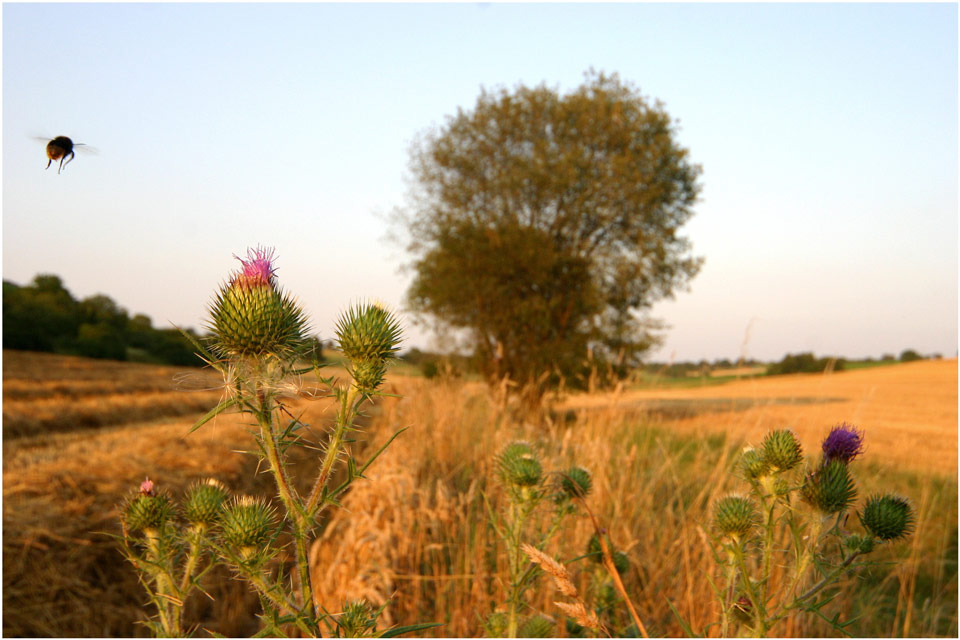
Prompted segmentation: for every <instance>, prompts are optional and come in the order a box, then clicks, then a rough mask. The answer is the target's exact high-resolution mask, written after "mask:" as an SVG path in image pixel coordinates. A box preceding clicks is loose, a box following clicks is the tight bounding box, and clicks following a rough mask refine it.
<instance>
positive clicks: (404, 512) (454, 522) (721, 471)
mask: <svg viewBox="0 0 960 640" xmlns="http://www.w3.org/2000/svg"><path fill="white" fill-rule="evenodd" d="M396 383H397V384H398V386H399V391H400V392H401V393H402V394H403V396H404V397H403V399H401V400H398V401H393V400H391V401H387V402H384V403H383V404H382V405H381V409H382V414H381V415H380V416H379V417H378V418H376V419H375V420H374V423H373V424H372V425H371V428H370V433H371V435H372V436H373V438H372V441H371V443H370V446H374V447H375V446H377V444H378V443H379V442H381V441H383V439H384V438H385V437H386V435H387V434H388V433H392V430H393V429H395V428H397V427H402V426H408V425H410V426H412V428H411V431H410V433H411V437H409V438H405V439H401V440H398V441H397V442H395V443H394V444H393V445H392V446H391V448H390V449H389V450H388V451H387V452H386V453H385V454H384V455H383V457H382V458H381V459H380V460H378V468H377V469H376V470H375V471H373V472H371V473H370V474H368V475H369V481H368V482H365V483H363V484H361V485H358V486H357V487H356V489H355V490H354V491H353V492H352V493H351V494H350V495H349V496H347V497H346V498H345V499H344V506H345V507H346V508H345V509H344V510H343V511H340V512H338V513H337V514H336V516H335V517H334V519H333V520H332V521H331V523H330V526H329V527H328V529H327V531H326V532H325V534H324V536H323V537H322V539H320V540H318V541H317V542H316V543H315V545H314V547H313V549H312V550H311V566H312V574H313V580H314V584H315V585H316V586H315V591H316V593H317V594H318V598H320V599H321V601H322V602H323V603H324V604H325V606H326V605H327V604H329V605H330V606H335V605H333V603H334V602H335V601H336V599H337V594H340V595H342V596H343V597H345V598H350V597H354V596H355V595H356V596H359V595H365V596H366V597H367V598H369V599H370V600H371V601H372V602H374V603H385V602H388V601H389V603H390V604H389V606H388V607H387V611H388V613H386V614H384V615H385V616H389V617H388V618H386V619H389V621H390V622H391V623H394V624H411V623H414V622H416V621H421V620H435V621H440V622H444V623H445V624H444V626H443V627H441V628H439V629H438V630H437V631H436V632H435V635H441V636H461V637H471V636H473V637H475V636H478V635H482V634H483V633H484V629H483V625H482V619H483V616H484V615H485V613H487V612H489V611H490V610H491V609H492V608H493V607H494V606H495V605H496V604H497V603H499V602H503V600H504V596H505V587H506V585H505V576H506V574H507V566H506V562H505V560H504V559H503V558H501V557H499V556H498V555H497V554H495V553H491V552H490V549H493V548H495V544H496V535H495V533H494V532H493V531H492V530H491V528H490V526H489V524H488V523H487V518H486V517H485V515H486V512H485V511H486V508H485V506H484V503H483V496H484V495H486V496H487V497H488V499H489V500H492V501H493V502H494V503H498V501H499V500H501V499H502V496H501V495H499V494H498V489H497V487H496V486H495V485H496V483H495V482H493V481H491V480H490V479H491V478H493V477H494V476H495V470H494V468H493V462H492V460H493V457H494V454H495V453H496V452H497V451H500V450H502V448H503V447H504V446H505V445H506V444H507V443H509V442H511V441H513V440H516V439H525V440H528V441H531V442H534V443H535V444H536V445H537V447H538V449H539V451H541V452H542V454H543V459H544V467H545V468H565V467H566V466H569V465H570V464H573V463H577V464H583V465H584V466H588V467H589V468H590V470H591V472H592V474H593V489H592V492H591V498H590V505H591V508H592V509H593V511H595V513H596V514H597V517H598V519H599V520H600V521H601V522H602V523H603V526H604V527H605V528H606V530H607V534H608V536H609V540H611V541H612V542H613V543H614V544H615V545H616V547H617V548H618V549H621V550H623V551H626V552H627V554H628V556H629V559H630V567H629V569H628V570H627V571H626V572H625V573H624V574H623V583H624V586H625V589H626V591H627V592H628V594H629V595H630V598H631V599H632V601H633V602H634V603H635V605H636V608H637V613H638V615H639V617H640V619H641V620H642V621H643V623H644V624H645V626H646V630H647V632H648V633H649V635H650V636H651V637H656V636H678V635H683V634H684V631H683V628H682V627H681V626H680V624H679V623H678V621H677V618H676V617H675V615H674V614H673V612H672V611H671V609H670V605H669V604H668V600H669V601H670V602H672V603H673V605H674V606H675V607H676V609H677V612H678V613H679V614H680V616H681V617H682V618H683V619H685V620H686V621H687V622H688V623H689V624H690V626H691V627H693V628H694V629H703V628H704V627H705V626H706V625H708V624H709V623H710V622H713V621H716V620H718V619H719V617H720V612H719V610H718V606H717V605H716V603H715V598H714V594H713V592H712V590H711V587H710V583H709V580H708V578H709V577H713V576H716V575H717V571H718V568H717V567H716V565H715V563H714V557H713V554H712V553H711V550H710V545H709V538H708V533H707V528H708V526H709V522H710V519H711V513H710V505H711V504H712V503H714V502H715V501H716V500H717V499H718V498H719V497H720V496H722V495H723V494H724V493H727V492H728V491H730V490H731V489H733V488H735V487H736V484H737V482H736V480H735V479H734V478H733V477H732V476H733V474H731V473H730V471H731V468H732V466H733V464H734V463H735V460H736V458H737V456H738V454H739V451H740V449H741V448H742V446H743V444H744V440H742V439H741V438H739V437H737V435H736V433H737V431H735V430H731V431H733V432H732V433H731V434H730V435H729V436H728V435H725V434H723V433H717V432H716V431H715V430H713V429H706V428H705V429H702V430H695V429H686V430H685V431H683V432H682V433H674V432H671V431H670V430H668V429H665V428H664V423H663V422H662V420H658V419H657V418H656V417H654V416H651V415H650V414H648V413H647V412H645V411H644V410H643V409H641V408H633V409H624V408H622V407H621V408H618V407H606V408H597V409H589V410H587V409H584V410H580V411H571V412H565V413H561V414H554V413H550V412H544V413H543V414H541V415H540V419H539V421H535V420H533V419H530V418H529V417H528V418H526V419H520V418H514V417H513V416H512V415H511V413H510V410H509V407H505V406H503V405H502V404H501V403H499V402H498V398H496V397H495V396H494V397H491V396H490V395H488V393H487V391H486V390H485V389H483V388H482V387H480V386H478V385H473V384H469V383H461V382H457V381H444V382H439V383H438V382H425V381H422V380H417V379H405V380H398V381H396ZM738 417H746V416H743V414H735V415H728V416H726V419H727V420H728V421H729V423H730V424H734V423H735V422H736V419H737V418H738ZM753 426H755V425H751V424H746V425H743V429H744V430H750V429H751V428H752V427H753ZM765 426H766V425H765ZM827 426H829V425H827ZM868 433H869V432H868ZM867 469H868V470H866V471H865V472H864V473H863V476H864V477H863V484H862V488H863V494H864V495H866V494H868V493H869V492H871V491H872V490H874V489H875V488H877V487H878V486H879V485H881V484H885V485H886V486H889V484H890V482H889V481H885V482H881V481H880V480H879V479H876V478H873V477H872V476H871V471H870V470H869V469H870V468H869V467H868V468H867ZM930 483H931V484H930V486H931V487H934V486H936V487H942V486H943V484H942V483H940V481H937V480H931V481H930ZM896 484H897V486H901V484H902V483H900V482H899V481H896ZM948 486H949V485H948ZM918 491H922V488H920V487H910V488H909V489H908V490H907V491H906V493H907V494H908V495H909V496H910V497H911V498H913V499H914V501H915V502H916V503H917V504H918V505H919V504H921V503H920V501H918V500H916V497H915V496H914V494H916V493H917V492H918ZM928 492H930V501H931V503H932V502H933V501H934V498H935V494H934V493H933V489H932V488H931V489H928ZM953 496H954V497H955V496H956V493H955V492H954V493H953ZM944 500H946V503H945V502H944ZM944 512H946V513H947V514H949V513H952V514H954V520H955V515H956V505H955V504H953V505H950V504H949V497H947V498H942V499H941V500H940V501H939V502H938V503H937V505H936V506H935V507H934V506H933V505H932V504H931V506H928V507H927V508H921V509H920V513H919V514H918V535H916V536H914V538H913V539H912V541H911V542H910V543H908V544H906V545H899V546H900V547H901V549H900V550H896V549H889V550H884V552H883V553H885V554H887V555H886V556H884V557H886V558H890V559H892V558H893V557H894V556H897V555H899V554H901V553H907V551H909V553H908V558H907V562H905V563H903V564H902V565H900V566H899V567H897V568H896V569H894V570H893V571H890V570H889V569H886V570H885V569H883V567H882V565H880V566H878V568H877V569H875V570H870V572H868V574H867V575H866V576H865V577H864V576H860V577H859V580H860V582H857V581H855V580H851V579H845V580H844V581H842V582H841V591H840V593H839V595H838V596H837V598H836V600H835V601H834V604H833V605H832V606H834V609H835V610H837V611H841V612H843V611H847V612H849V614H848V615H849V616H850V617H853V616H855V615H863V616H864V617H869V616H870V615H871V614H872V613H874V612H877V611H878V610H884V611H885V610H887V609H889V610H896V609H897V608H898V607H899V610H900V613H899V614H898V616H897V620H896V621H895V623H891V626H890V628H884V629H883V633H884V634H894V635H895V634H901V633H904V631H909V632H910V633H912V634H918V633H929V634H931V635H937V633H938V632H937V630H938V629H941V630H942V629H947V630H948V631H949V630H950V629H956V602H955V601H954V602H952V603H951V602H950V595H949V594H953V597H955V596H956V568H955V566H956V565H955V564H954V565H952V566H951V565H950V564H949V562H948V560H946V559H945V558H944V555H946V556H947V557H949V553H950V551H951V550H954V552H955V549H956V528H955V526H953V527H951V526H950V519H949V518H946V519H944V518H943V517H942V516H943V513H944ZM568 524H569V526H566V527H565V528H564V530H563V532H562V535H561V536H558V539H557V540H556V541H555V543H554V544H553V545H551V547H550V548H548V549H545V551H546V552H548V553H550V554H554V555H555V556H560V557H563V558H576V557H578V556H582V555H583V554H585V553H586V550H587V548H588V544H589V541H590V538H591V536H592V535H593V533H594V531H593V529H594V528H593V525H592V524H591V523H590V521H589V519H588V518H579V519H576V520H573V521H570V522H569V523H568ZM951 536H952V537H951ZM785 542H786V541H785V540H784V543H785ZM931 545H932V548H934V549H936V555H935V557H934V554H932V553H930V551H931ZM344 548H351V549H354V550H355V552H354V553H352V554H343V553H342V552H341V550H342V549H344ZM911 558H913V560H911ZM920 565H923V566H920ZM370 566H375V567H376V571H364V570H363V567H370ZM568 569H569V571H570V580H571V582H572V583H573V584H574V585H576V586H577V588H578V590H579V593H581V594H588V593H589V591H590V589H591V587H590V584H591V579H592V578H591V571H590V567H589V566H588V563H587V562H585V561H583V560H580V561H578V562H574V563H572V564H569V563H568ZM918 576H933V579H934V580H936V581H937V585H939V586H940V587H941V588H942V589H944V591H943V593H944V595H943V596H942V597H941V598H940V599H939V600H936V599H935V600H934V601H931V602H929V603H928V604H926V605H924V606H925V610H924V611H923V612H919V611H917V607H916V605H915V604H910V603H911V602H913V600H911V598H910V593H911V591H910V589H911V587H910V584H911V581H913V583H914V584H916V582H917V581H918ZM782 579H783V578H782V572H781V571H780V569H779V568H777V567H774V568H773V569H772V573H771V581H772V582H774V583H775V582H777V581H780V580H782ZM878 579H879V583H877V580H878ZM924 579H926V578H924ZM864 580H865V581H866V582H867V583H868V586H869V588H870V589H872V590H873V591H870V592H869V593H872V594H874V595H877V594H881V593H882V598H880V599H879V600H877V601H874V600H872V599H871V598H872V597H873V596H871V597H869V598H868V597H863V596H861V595H860V594H861V593H862V592H863V588H862V586H860V587H858V586H856V585H857V584H860V583H862V582H863V581H864ZM891 590H893V593H892V596H891V594H890V592H891ZM558 600H562V594H561V593H560V592H559V591H558V590H557V589H556V587H555V586H553V585H552V584H551V583H550V582H544V583H541V588H540V589H539V591H537V592H536V593H533V594H530V597H529V601H528V602H527V604H528V605H529V606H530V607H532V608H533V610H534V611H540V612H541V613H543V614H546V615H548V616H553V617H556V616H557V614H558V611H557V608H556V606H555V605H554V602H556V601H558ZM621 609H622V610H621V612H620V614H618V615H619V618H618V619H617V620H615V621H614V622H615V623H616V624H618V625H619V628H620V629H621V630H625V629H627V627H628V626H629V625H630V624H631V620H630V616H629V615H628V613H627V611H626V607H625V606H624V607H622V608H621ZM876 619H877V620H881V619H884V618H882V616H876ZM556 629H557V630H558V632H559V633H561V634H563V633H568V632H569V631H567V630H565V627H564V625H563V624H560V625H559V626H557V627H556ZM775 632H776V633H778V634H782V635H784V636H797V635H800V636H804V635H820V634H829V633H830V632H829V630H828V627H826V626H825V625H821V624H819V623H818V622H817V621H816V620H810V619H803V618H790V619H788V620H786V621H784V623H783V624H782V626H780V627H778V628H777V629H776V631H775ZM875 632H876V630H874V633H875ZM431 633H434V632H431Z"/></svg>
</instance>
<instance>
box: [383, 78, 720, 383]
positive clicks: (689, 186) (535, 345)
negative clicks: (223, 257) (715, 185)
mask: <svg viewBox="0 0 960 640" xmlns="http://www.w3.org/2000/svg"><path fill="white" fill-rule="evenodd" d="M675 134H676V130H675V126H674V124H673V123H672V121H671V120H670V118H669V116H668V115H667V113H666V112H665V111H664V110H663V108H662V106H661V105H660V104H659V103H653V104H651V103H650V102H649V101H648V100H647V99H645V98H644V97H643V96H641V95H640V94H639V92H638V91H637V90H636V89H635V88H634V87H632V86H631V85H629V84H626V83H622V82H621V81H620V79H619V78H618V77H617V76H616V75H612V76H607V75H604V74H602V73H601V74H597V73H595V72H591V73H589V74H587V78H586V81H585V82H584V84H583V85H582V86H580V87H578V88H577V89H576V90H574V91H572V92H569V93H567V94H563V95H561V94H560V93H559V92H558V91H556V90H553V89H550V88H547V87H546V86H539V87H535V88H528V87H524V86H519V87H517V88H516V90H514V91H512V92H509V91H507V90H506V89H501V90H499V91H495V92H487V91H484V92H482V93H481V95H480V97H479V99H478V100H477V104H476V106H475V107H474V109H473V110H472V111H464V110H460V111H458V113H457V114H456V116H454V117H452V118H450V119H449V120H448V121H447V123H446V124H445V126H443V127H442V128H440V129H437V130H435V131H432V132H429V133H427V134H426V135H425V136H424V137H423V138H422V139H421V141H420V143H419V144H418V145H416V146H415V147H414V148H413V150H412V152H411V171H412V174H413V177H414V179H415V180H416V182H417V183H418V184H419V187H420V190H419V192H418V193H416V194H415V195H414V196H413V199H412V205H411V208H410V211H409V213H408V215H407V216H406V218H404V219H402V224H404V226H406V228H407V230H408V231H409V232H410V235H411V237H412V240H413V242H412V243H411V245H410V247H409V248H410V250H411V251H412V252H413V253H414V255H415V256H416V258H415V260H414V262H413V265H412V266H413V271H414V274H415V277H414V282H413V284H412V285H411V288H410V290H409V291H408V294H407V295H408V299H409V301H410V304H411V307H412V308H413V309H414V310H416V311H417V312H420V313H421V314H423V315H424V316H429V317H431V318H433V319H434V320H435V321H436V322H437V323H438V324H439V325H441V326H445V327H450V328H454V329H465V330H467V331H468V332H469V334H470V335H471V340H472V346H473V350H474V353H475V355H476V357H477V361H478V363H479V365H480V368H481V371H482V372H483V373H484V374H485V375H486V376H487V377H488V379H490V380H491V381H496V380H500V379H502V378H504V377H509V378H510V379H511V380H513V381H514V382H517V383H519V385H520V386H521V387H526V388H527V390H528V391H529V392H530V393H531V395H532V396H533V397H538V395H539V394H541V393H542V392H543V391H544V390H545V389H546V388H547V387H548V386H549V385H550V384H552V383H557V382H559V381H561V380H563V381H565V382H566V383H567V384H569V385H574V386H578V385H583V384H585V383H586V379H587V377H588V375H589V372H590V370H591V368H602V367H609V368H612V369H613V370H614V372H615V373H617V374H619V375H623V374H624V373H625V372H626V369H627V367H628V366H630V365H632V364H635V363H636V358H637V356H638V355H639V354H641V353H643V352H644V351H645V350H646V349H648V348H649V347H650V346H651V345H653V344H654V343H655V342H656V338H655V337H654V336H653V334H652V333H651V329H653V328H655V323H653V322H651V321H650V320H649V319H646V318H645V317H644V316H643V315H642V314H643V312H645V311H646V310H648V309H649V307H650V306H651V305H652V304H653V303H654V302H655V301H657V300H659V299H661V298H664V297H669V296H670V295H671V294H672V292H673V291H674V290H675V289H676V288H678V287H681V286H683V285H685V283H686V282H687V281H688V280H689V279H690V278H691V277H693V276H694V275H695V274H696V273H697V271H698V269H699V267H700V263H701V261H700V260H699V259H698V258H694V257H691V256H690V255H688V252H689V249H690V247H689V243H688V242H687V240H686V239H684V238H682V237H680V236H679V235H678V233H677V231H678V230H679V228H680V227H681V226H682V225H683V224H684V223H685V222H686V221H687V220H688V219H689V218H690V216H691V215H692V210H691V207H692V205H693V203H694V202H695V200H696V197H697V193H698V191H699V185H698V184H697V177H698V175H699V173H700V169H699V167H697V166H695V165H693V164H691V163H690V162H689V160H688V158H687V155H688V153H687V151H686V150H685V149H683V148H681V147H680V146H679V145H678V144H677V143H676V140H675ZM410 214H412V215H410ZM544 372H547V373H546V375H544Z"/></svg>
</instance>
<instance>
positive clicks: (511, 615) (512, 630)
mask: <svg viewBox="0 0 960 640" xmlns="http://www.w3.org/2000/svg"><path fill="white" fill-rule="evenodd" d="M507 517H508V518H509V530H508V532H507V533H508V538H507V540H506V542H507V547H508V548H507V559H508V560H509V562H510V598H509V600H508V604H507V631H506V634H505V635H506V637H508V638H516V637H517V627H518V624H519V623H518V620H517V606H518V603H519V600H520V593H519V592H520V585H519V578H518V575H517V574H518V573H519V571H518V568H517V565H518V564H519V563H520V559H519V556H520V541H519V538H520V533H519V529H520V527H519V522H518V521H519V519H520V518H519V517H518V516H517V506H516V505H515V504H513V502H511V503H510V509H509V511H508V516H507Z"/></svg>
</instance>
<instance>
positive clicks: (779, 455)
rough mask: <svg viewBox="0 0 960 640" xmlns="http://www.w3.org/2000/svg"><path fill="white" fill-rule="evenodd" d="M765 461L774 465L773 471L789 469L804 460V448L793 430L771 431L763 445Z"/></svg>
mask: <svg viewBox="0 0 960 640" xmlns="http://www.w3.org/2000/svg"><path fill="white" fill-rule="evenodd" d="M761 448H762V452H763V454H762V455H763V459H764V461H765V462H766V463H767V464H769V465H770V466H771V467H773V469H772V470H773V471H775V472H776V471H788V470H790V469H793V468H794V467H795V466H797V465H798V464H800V462H801V461H803V449H802V448H801V447H800V441H799V440H797V436H796V435H794V433H793V431H790V430H789V429H779V430H777V431H771V432H770V433H768V434H767V437H766V438H764V439H763V444H762V445H761Z"/></svg>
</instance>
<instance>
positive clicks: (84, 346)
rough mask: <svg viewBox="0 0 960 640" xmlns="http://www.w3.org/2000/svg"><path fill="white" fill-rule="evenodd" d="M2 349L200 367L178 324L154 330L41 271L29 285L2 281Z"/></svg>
mask: <svg viewBox="0 0 960 640" xmlns="http://www.w3.org/2000/svg"><path fill="white" fill-rule="evenodd" d="M3 348H4V349H23V350H25V351H51V352H54V353H62V354H66V355H78V356H86V357H89V358H105V359H110V360H134V361H139V362H151V363H155V364H173V365H188V366H200V365H202V364H203V362H202V361H201V360H200V359H199V358H197V356H196V355H195V354H194V348H193V345H192V344H191V343H190V341H189V340H187V339H186V338H184V337H183V335H182V334H181V333H180V331H178V330H177V329H174V328H170V329H155V328H153V327H152V326H151V322H150V318H148V317H147V316H145V315H142V314H137V315H135V316H134V317H133V318H130V317H129V316H128V315H127V312H126V310H125V309H123V308H121V307H119V306H118V305H117V303H116V302H114V301H113V300H112V299H111V298H109V297H108V296H105V295H93V296H90V297H88V298H84V299H83V300H79V301H78V300H76V299H74V297H73V295H71V293H70V292H69V291H68V290H67V289H66V288H65V287H64V286H63V281H62V280H61V279H60V278H59V277H57V276H55V275H50V274H41V275H38V276H36V277H35V278H34V279H33V282H32V283H31V284H29V285H26V286H20V285H17V284H14V283H13V282H9V281H7V280H4V281H3Z"/></svg>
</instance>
